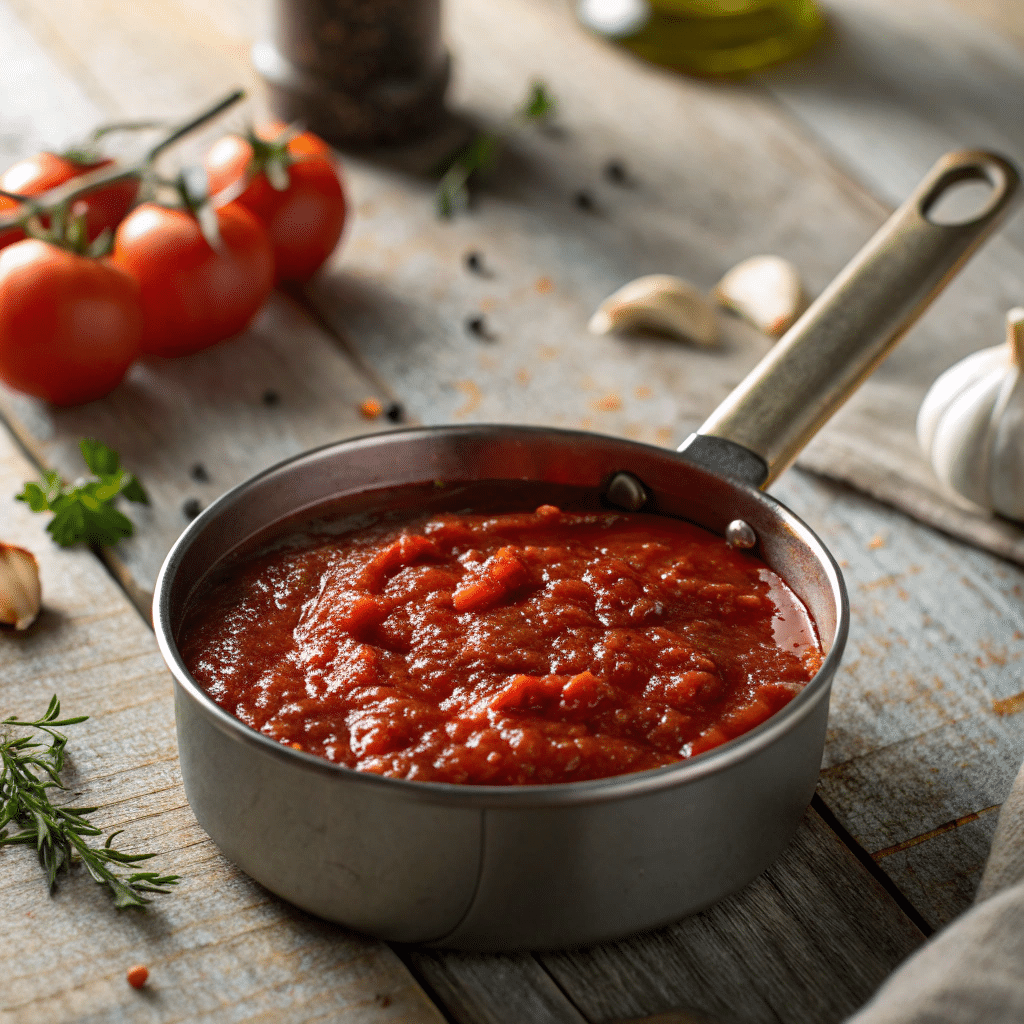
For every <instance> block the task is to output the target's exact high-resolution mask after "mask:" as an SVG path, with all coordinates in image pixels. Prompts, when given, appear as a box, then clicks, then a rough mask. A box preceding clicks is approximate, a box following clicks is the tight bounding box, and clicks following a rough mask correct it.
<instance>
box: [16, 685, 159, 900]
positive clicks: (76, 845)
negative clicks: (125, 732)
mask: <svg viewBox="0 0 1024 1024" xmlns="http://www.w3.org/2000/svg"><path fill="white" fill-rule="evenodd" d="M87 717H88V716H87V715H82V716H79V717H78V718H64V719H62V718H61V717H60V701H59V700H57V698H56V696H54V697H53V699H52V700H51V701H50V706H49V707H48V708H47V709H46V714H45V715H43V717H42V718H40V719H39V720H38V721H35V722H21V721H18V720H17V719H15V718H14V717H13V716H12V717H10V718H5V719H4V720H3V722H0V847H2V846H34V847H35V848H36V853H37V854H38V855H39V863H40V864H41V865H42V867H43V870H44V871H45V872H46V878H47V882H48V884H49V887H50V890H51V891H52V890H53V887H54V885H55V884H56V881H57V875H58V874H59V873H60V872H61V871H66V870H67V869H68V868H69V867H70V866H71V864H72V863H75V862H77V861H81V863H83V864H84V865H85V868H86V870H87V871H88V872H89V874H90V875H92V877H93V879H94V880H95V881H96V882H98V883H99V884H100V885H105V886H107V887H108V888H109V889H110V891H111V894H112V895H113V897H114V906H115V907H118V908H121V907H141V906H143V905H144V904H146V903H149V902H150V900H148V899H147V898H146V897H145V896H144V895H143V893H149V892H159V893H166V892H169V891H170V890H169V889H167V888H166V887H167V886H169V885H175V884H177V882H178V877H179V876H178V875H161V874H158V873H157V872H155V871H136V872H134V873H133V874H131V875H128V876H127V877H125V876H123V875H118V874H115V873H114V871H113V870H112V869H111V865H117V864H122V865H130V864H136V863H138V862H139V861H143V860H149V859H150V858H151V857H154V856H156V855H155V854H152V853H135V854H130V853H121V851H120V850H115V849H114V848H113V846H112V845H111V844H112V843H113V841H114V839H116V838H117V836H119V835H120V834H121V833H120V832H114V833H112V834H111V835H109V836H108V837H107V840H106V842H105V843H104V844H103V845H102V846H92V845H91V844H90V843H89V838H91V837H93V836H100V835H102V834H103V833H102V831H101V830H100V829H98V828H96V826H95V825H92V824H90V822H89V821H88V820H87V819H86V816H87V815H89V814H92V813H93V812H94V811H96V809H97V808H95V807H57V806H55V805H54V804H53V803H51V801H50V796H49V791H50V790H51V789H64V788H65V787H64V785H63V784H62V783H61V781H60V773H61V770H62V769H63V767H64V748H65V747H66V746H67V742H68V740H67V737H66V736H65V735H64V734H63V733H60V732H57V729H58V728H64V727H65V726H69V725H77V724H78V723H79V722H84V721H85V720H86V718H87ZM14 728H21V729H32V730H35V732H36V733H37V734H38V733H43V734H45V735H46V736H49V737H50V742H49V743H48V744H47V743H45V742H39V741H38V739H37V738H35V737H33V736H32V735H28V736H14V735H12V732H11V730H12V729H14ZM12 824H13V825H15V826H16V827H18V828H19V829H20V830H21V831H19V832H16V833H15V834H14V835H10V836H9V835H8V834H7V829H6V826H7V825H12Z"/></svg>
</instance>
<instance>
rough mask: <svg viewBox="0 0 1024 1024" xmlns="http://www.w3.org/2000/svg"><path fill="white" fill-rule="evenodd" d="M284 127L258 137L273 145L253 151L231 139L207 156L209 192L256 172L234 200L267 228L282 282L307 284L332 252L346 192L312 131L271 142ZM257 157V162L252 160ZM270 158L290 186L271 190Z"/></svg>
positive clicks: (331, 159)
mask: <svg viewBox="0 0 1024 1024" xmlns="http://www.w3.org/2000/svg"><path fill="white" fill-rule="evenodd" d="M282 131H284V126H283V125H280V124H276V125H269V126H267V127H266V128H263V129H261V130H260V131H259V132H258V135H259V137H260V138H261V139H265V140H269V145H266V146H258V147H257V148H258V149H259V151H260V152H255V151H254V148H253V145H252V143H251V142H249V141H248V140H246V139H244V138H242V137H240V136H238V135H227V136H225V137H224V138H223V139H221V140H220V141H219V142H217V143H216V144H215V145H214V147H213V148H212V149H211V150H210V152H209V153H208V154H207V157H206V173H207V175H208V178H209V184H210V193H211V195H216V193H218V192H222V191H223V190H224V189H226V188H227V187H228V186H229V185H232V184H234V183H235V182H237V181H238V180H239V179H241V178H243V177H244V176H245V175H246V174H247V173H251V174H252V178H251V180H250V181H249V184H248V185H247V186H246V187H245V190H244V191H243V192H242V193H241V195H239V196H238V197H237V198H236V199H235V200H234V201H235V202H237V203H239V204H241V205H242V206H244V207H245V208H246V209H247V210H249V211H251V212H252V213H253V214H255V215H256V217H257V218H258V219H259V220H260V222H261V223H262V224H263V225H264V226H265V227H266V229H267V232H268V234H269V235H270V240H271V242H273V245H274V260H275V262H276V266H277V273H276V276H277V280H278V281H306V280H308V279H309V278H310V277H312V276H313V274H314V273H315V272H316V271H317V270H318V269H319V268H320V266H321V265H322V264H323V262H324V261H325V260H326V259H327V257H328V256H330V255H331V253H332V252H333V251H334V247H335V246H336V245H337V244H338V239H339V238H340V237H341V232H342V229H343V228H344V226H345V210H346V204H345V191H344V188H343V187H342V184H341V179H340V177H339V173H340V172H339V168H338V165H337V164H336V162H335V160H334V157H333V155H332V153H331V149H330V147H329V146H328V145H327V143H326V142H324V141H323V139H321V138H319V137H318V136H316V135H313V134H312V133H311V132H303V133H302V134H301V135H296V136H295V138H293V139H291V140H290V141H289V142H288V143H287V144H286V145H285V144H281V145H279V146H275V144H274V142H273V140H274V139H275V138H277V137H278V136H280V135H281V132H282ZM254 157H255V158H256V159H255V161H254ZM267 160H278V161H280V162H281V164H282V166H284V168H285V171H286V173H287V176H288V187H287V188H285V189H283V190H281V191H279V190H277V189H275V188H274V187H273V185H272V184H271V182H270V181H269V180H268V178H267V174H266V172H265V171H264V170H263V167H264V166H265V163H266V161H267Z"/></svg>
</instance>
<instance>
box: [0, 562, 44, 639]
mask: <svg viewBox="0 0 1024 1024" xmlns="http://www.w3.org/2000/svg"><path fill="white" fill-rule="evenodd" d="M41 603H42V589H41V587H40V586H39V566H38V564H37V563H36V558H35V555H33V554H32V552H31V551H26V550H25V549H24V548H16V547H14V545H13V544H4V543H0V623H3V624H4V625H5V626H14V628H15V629H28V627H29V626H31V625H32V623H33V622H35V620H36V616H37V615H38V614H39V608H40V605H41Z"/></svg>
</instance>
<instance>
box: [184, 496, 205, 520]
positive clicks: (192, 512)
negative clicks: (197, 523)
mask: <svg viewBox="0 0 1024 1024" xmlns="http://www.w3.org/2000/svg"><path fill="white" fill-rule="evenodd" d="M202 511H203V506H202V505H200V504H199V499H198V498H188V499H186V500H185V501H184V502H183V504H182V506H181V514H182V515H183V516H184V517H185V518H186V519H187V520H188V521H189V522H191V521H192V520H193V519H195V517H196V516H197V515H199V513H200V512H202Z"/></svg>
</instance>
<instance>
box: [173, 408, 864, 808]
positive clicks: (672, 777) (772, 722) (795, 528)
mask: <svg viewBox="0 0 1024 1024" xmlns="http://www.w3.org/2000/svg"><path fill="white" fill-rule="evenodd" d="M496 431H500V432H501V433H503V434H506V435H508V436H512V435H515V434H519V435H526V436H536V435H540V434H543V435H545V436H548V437H552V436H554V437H559V438H561V439H563V440H564V441H568V440H570V439H571V438H581V439H585V440H586V441H588V442H590V443H593V442H594V441H610V442H614V443H615V444H617V445H623V446H628V447H632V448H639V449H646V450H648V451H650V452H651V453H653V454H656V455H657V456H658V457H660V458H669V459H672V458H675V459H677V460H678V461H679V462H680V463H681V464H682V465H685V466H686V468H687V470H688V471H696V472H698V473H700V474H705V475H707V476H708V477H710V478H711V479H713V480H715V481H717V482H718V483H725V484H727V485H728V486H729V487H731V488H734V489H735V490H736V491H739V492H741V493H743V494H744V495H746V496H747V497H748V498H753V499H754V500H755V501H757V502H759V503H767V504H768V506H769V507H770V509H771V510H772V511H773V512H775V513H776V514H778V515H779V516H780V517H781V519H782V526H783V528H784V529H786V530H788V531H789V532H790V533H791V534H792V535H793V536H795V537H796V538H797V539H798V540H799V541H801V542H802V543H803V544H804V546H805V547H807V548H809V549H810V552H811V553H812V554H813V555H814V556H815V558H816V560H817V562H818V564H819V565H820V566H821V567H822V568H823V569H824V571H825V575H826V578H827V579H828V581H829V584H830V587H831V591H832V599H833V602H834V604H835V610H836V625H835V632H834V636H833V638H832V646H831V648H830V649H829V651H828V653H827V654H826V655H825V658H824V660H823V661H822V664H821V667H820V668H819V669H818V671H817V673H816V674H815V675H814V677H813V678H812V679H811V680H810V681H809V682H808V683H807V685H806V686H805V687H804V688H803V689H802V690H801V691H800V693H798V694H797V695H796V696H795V697H794V698H793V699H792V700H791V701H790V702H789V703H788V704H786V705H785V706H784V707H783V708H781V709H780V710H779V711H777V712H776V713H775V714H774V715H772V716H771V717H770V718H769V719H767V721H765V722H763V723H762V724H761V725H758V726H756V727H755V728H753V729H751V730H750V731H749V732H746V733H743V734H742V735H740V736H737V737H736V738H734V739H732V740H729V741H728V742H727V743H724V744H722V745H721V746H718V747H715V748H713V749H711V750H708V751H705V752H704V753H701V754H697V755H696V756H694V757H692V758H688V759H687V760H685V761H680V762H677V763H675V764H670V765H664V766H662V767H660V768H649V769H646V770H644V771H639V772H630V773H626V774H623V775H613V776H610V777H608V778H604V779H590V780H585V781H580V782H561V783H538V784H536V785H529V786H495V785H477V784H466V783H453V782H428V781H422V782H421V781H418V780H408V779H395V778H390V777H386V776H380V775H376V774H374V773H372V772H361V771H358V770H356V769H354V768H349V767H347V766H346V765H340V764H335V763H333V762H331V761H328V760H326V759H325V758H322V757H319V756H317V755H315V754H309V753H306V752H304V751H300V750H295V749H293V748H291V747H287V746H284V745H283V744H281V743H278V742H277V741H276V740H273V739H271V738H270V737H268V736H265V735H263V734H262V733H261V732H259V731H258V730H256V729H253V728H252V727H251V726H249V725H247V724H246V723H245V722H243V721H242V720H241V719H239V718H236V717H235V716H234V715H232V714H231V713H230V712H228V711H226V710H224V708H222V707H221V706H220V705H219V704H217V703H216V701H214V700H213V698H212V697H211V696H210V695H209V694H208V693H207V692H206V691H205V690H204V689H203V688H202V687H201V686H200V685H199V684H198V682H196V680H195V679H194V678H193V677H192V675H191V673H190V672H189V671H188V669H187V668H186V666H185V663H184V661H183V660H182V658H181V655H180V653H179V651H178V647H177V643H176V640H175V637H174V633H173V631H172V623H171V613H170V598H171V589H172V585H173V582H174V578H175V575H176V573H177V571H178V569H179V567H180V565H181V563H182V562H183V561H184V559H185V558H186V556H187V554H188V550H189V548H190V547H191V545H192V544H193V542H194V541H195V540H196V539H197V538H198V537H199V536H200V535H201V534H202V532H203V531H204V530H205V529H206V527H207V525H208V524H209V523H211V522H212V521H213V520H214V519H215V518H217V516H219V515H220V514H222V513H223V512H224V511H225V510H227V509H228V508H229V507H231V506H233V505H236V504H237V503H238V502H239V501H240V500H244V499H245V496H246V493H247V492H248V491H250V490H251V489H253V488H254V487H255V486H256V485H257V484H259V483H260V482H261V481H264V480H266V479H267V478H268V477H272V476H274V475H275V474H277V473H280V472H282V471H284V470H288V469H292V468H294V467H295V466H296V465H297V464H299V463H301V462H303V461H304V460H312V459H315V458H318V457H320V456H322V455H323V454H324V453H325V452H327V451H329V450H332V449H337V450H344V449H346V448H360V447H364V446H366V445H372V446H385V445H387V444H388V443H390V441H391V440H392V439H396V438H398V439H409V438H415V437H417V436H420V437H422V438H426V439H429V438H432V437H437V436H438V435H441V434H447V435H449V436H458V435H460V434H461V435H464V436H470V435H480V434H486V433H488V432H496ZM422 482H423V483H429V482H430V478H429V477H428V478H426V479H425V480H424V481H422ZM463 482H471V481H468V480H467V481H461V480H452V481H451V483H452V484H458V483H463ZM397 486H400V487H401V486H415V482H406V483H404V484H400V485H397ZM352 493H358V492H357V491H346V492H344V494H352ZM339 496H340V495H339ZM323 504H325V502H324V501H317V502H312V503H310V504H309V505H306V506H303V505H301V504H300V505H299V506H298V507H297V508H296V509H295V510H294V512H293V513H291V514H295V515H301V514H302V513H304V512H307V511H309V512H312V511H313V510H314V509H315V508H317V507H318V506H321V505H323ZM678 518H683V517H681V516H680V517H678ZM246 539H247V538H242V539H241V541H240V543H244V541H245V540H246ZM229 553H230V552H225V555H226V554H229ZM849 616H850V612H849V598H848V595H847V591H846V586H845V583H844V580H843V575H842V572H841V570H840V568H839V566H838V564H837V563H836V560H835V559H834V558H833V556H832V554H831V552H830V551H829V550H828V548H827V547H826V545H825V544H824V542H822V541H821V539H820V538H819V537H818V536H817V535H816V534H815V533H814V531H813V530H812V529H811V528H810V527H809V526H808V525H807V524H806V523H805V522H804V521H803V520H802V519H801V518H800V517H799V516H797V515H796V514H795V513H794V512H792V511H791V510H790V509H789V508H788V507H787V506H786V505H784V504H783V503H782V502H780V501H779V500H778V499H776V498H774V497H772V496H770V495H768V494H765V493H764V492H763V491H760V490H758V489H757V488H755V487H752V486H751V485H749V484H746V483H743V482H741V481H738V480H733V479H730V478H726V477H721V476H718V475H716V474H714V473H712V472H711V471H710V470H708V469H705V468H704V467H702V466H700V465H697V464H695V463H692V462H689V461H688V460H687V459H685V458H684V457H683V456H681V455H679V454H677V453H675V452H672V451H668V450H666V449H664V448H660V447H658V446H656V445H649V444H645V443H643V442H639V441H630V440H627V439H624V438H618V437H613V436H611V435H606V434H600V433H597V432H591V431H579V430H567V429H564V428H556V427H541V426H521V425H514V424H489V423H480V424H467V425H458V426H431V427H419V426H417V427H407V428H399V429H396V430H387V431H382V432H378V433H370V434H361V435H359V436H357V437H351V438H346V439H344V440H341V441H331V442H328V443H326V444H323V445H319V446H317V447H315V448H311V449H309V450H307V451H304V452H301V453H299V454H297V455H294V456H291V457H289V458H287V459H283V460H281V461H280V462H278V463H276V464H275V465H273V466H270V467H269V468H267V469H265V470H263V471H261V472H259V473H257V474H255V475H254V476H252V477H249V478H248V479H247V480H245V481H243V482H242V483H240V484H237V485H236V486H234V487H232V488H231V489H230V490H228V491H226V492H225V493H224V494H222V495H221V496H220V497H219V498H217V499H216V500H215V501H213V502H212V503H211V504H210V505H209V506H208V507H207V508H206V509H204V510H203V512H201V513H200V515H199V516H197V517H196V519H194V520H193V521H192V522H191V523H190V524H189V525H188V526H187V527H186V528H185V530H184V531H183V532H182V534H181V535H180V536H179V537H178V539H177V541H175V543H174V545H173V546H172V548H171V550H170V551H169V552H168V554H167V557H166V558H165V559H164V563H163V565H162V566H161V568H160V572H159V574H158V576H157V581H156V588H155V590H154V595H153V628H154V630H155V632H156V636H157V642H158V645H159V648H160V653H161V655H162V656H163V658H164V661H165V662H166V663H167V665H168V667H169V668H170V670H171V673H172V675H173V676H174V678H175V681H176V682H177V683H178V684H179V685H181V686H182V687H183V688H184V690H185V691H186V692H187V693H188V694H189V695H190V696H191V697H192V698H193V699H195V700H197V701H198V703H199V705H200V706H201V707H202V708H203V710H204V711H205V712H206V713H207V714H208V715H209V716H210V718H211V719H212V721H213V723H214V724H215V725H216V726H217V727H218V728H219V729H220V730H221V731H222V732H226V733H228V734H229V735H231V736H232V737H233V738H234V739H237V740H238V741H239V742H242V743H246V744H249V745H252V746H255V747H256V748H257V749H259V750H262V751H263V752H264V753H266V754H268V755H270V756H273V757H277V758H280V759H282V761H284V762H288V763H290V764H291V765H292V766H301V767H302V769H303V770H306V771H313V772H316V773H318V774H320V775H321V776H324V777H328V778H337V779H338V780H339V781H338V784H339V785H341V784H349V785H361V786H371V787H372V786H377V787H383V789H382V793H391V794H392V795H394V796H398V795H400V794H402V793H403V792H404V794H405V796H406V797H410V798H416V797H419V798H420V801H421V802H430V803H436V804H444V805H454V806H462V807H473V806H489V807H509V808H527V807H529V808H538V807H557V806H579V805H583V804H591V803H603V802H606V801H611V800H618V799H622V798H624V797H629V796H633V795H639V794H643V793H650V792H656V791H659V790H662V789H668V788H671V787H674V786H680V785H684V784H686V783H688V782H695V781H696V780H698V779H701V778H704V777H706V776H709V775H713V774H716V773H718V772H721V771H725V770H726V769H728V768H729V767H731V766H732V765H733V764H735V763H737V762H739V761H742V760H745V759H746V758H748V757H751V756H753V755H754V754H756V753H757V752H758V751H760V750H762V749H764V748H765V747H768V746H770V745H771V744H773V743H774V742H776V741H777V740H778V739H780V738H781V737H782V736H783V735H784V734H785V733H787V732H789V731H791V730H792V729H793V728H795V727H796V726H797V725H798V724H799V722H800V721H802V720H803V719H804V718H805V717H806V716H807V715H808V714H810V713H811V711H812V710H813V709H814V707H815V705H816V704H817V702H818V700H819V699H821V698H822V696H823V691H824V693H825V694H826V695H827V691H828V688H829V686H830V684H831V680H832V676H833V675H834V673H835V670H836V667H837V666H838V663H839V661H840V659H841V658H842V654H843V649H844V647H845V645H846V639H847V634H848V631H849Z"/></svg>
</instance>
